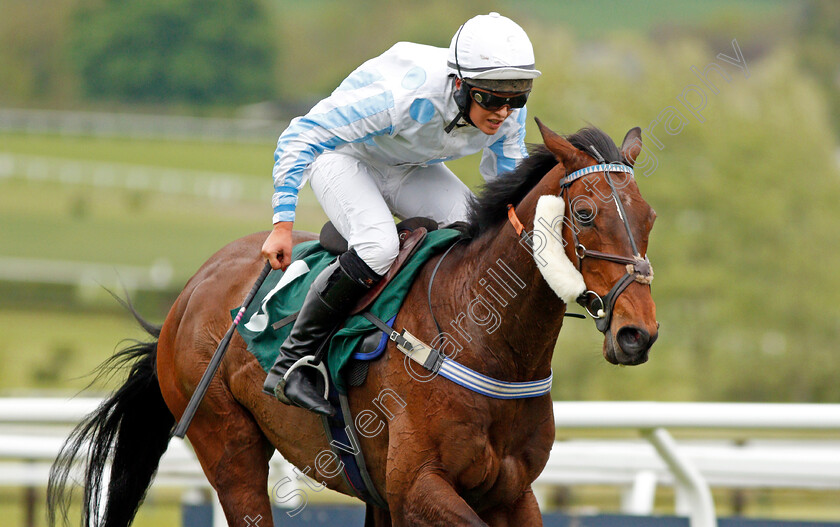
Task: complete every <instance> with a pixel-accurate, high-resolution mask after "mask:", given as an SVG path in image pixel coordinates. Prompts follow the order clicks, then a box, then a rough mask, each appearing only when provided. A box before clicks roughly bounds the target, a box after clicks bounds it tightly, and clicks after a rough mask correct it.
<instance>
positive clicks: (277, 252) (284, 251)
mask: <svg viewBox="0 0 840 527" xmlns="http://www.w3.org/2000/svg"><path fill="white" fill-rule="evenodd" d="M292 225H293V222H291V221H281V222H277V223H275V224H274V228H273V229H272V231H271V234H269V235H268V238H266V240H265V243H263V246H262V255H263V258H265V259H266V260H268V262H269V263H270V264H271V268H272V269H281V270H283V271H285V270H286V268H287V267H289V264H290V263H292Z"/></svg>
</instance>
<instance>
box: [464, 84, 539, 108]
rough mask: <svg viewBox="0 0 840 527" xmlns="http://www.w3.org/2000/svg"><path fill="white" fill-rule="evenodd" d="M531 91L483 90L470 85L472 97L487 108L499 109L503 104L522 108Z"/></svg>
mask: <svg viewBox="0 0 840 527" xmlns="http://www.w3.org/2000/svg"><path fill="white" fill-rule="evenodd" d="M530 94H531V92H530V90H529V91H524V92H520V93H504V94H502V93H496V92H492V91H489V90H483V89H481V88H476V87H475V86H470V97H471V98H472V100H474V101H475V102H476V103H477V104H478V105H479V106H481V107H482V108H484V109H485V110H490V111H493V110H498V109H499V108H501V107H502V106H510V107H511V108H522V107H523V106H525V103H526V102H527V101H528V95H530Z"/></svg>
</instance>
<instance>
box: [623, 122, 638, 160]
mask: <svg viewBox="0 0 840 527" xmlns="http://www.w3.org/2000/svg"><path fill="white" fill-rule="evenodd" d="M641 151H642V129H641V128H639V127H638V126H637V127H635V128H631V129H630V131H629V132H627V135H625V136H624V141H622V142H621V157H623V158H624V160H625V161H627V164H628V165H630V166H631V167H632V166H634V165H635V164H636V158H637V157H638V156H639V153H640V152H641Z"/></svg>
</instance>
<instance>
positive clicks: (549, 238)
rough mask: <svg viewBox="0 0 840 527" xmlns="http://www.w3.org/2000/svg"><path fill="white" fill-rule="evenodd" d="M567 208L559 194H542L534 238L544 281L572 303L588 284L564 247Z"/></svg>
mask: <svg viewBox="0 0 840 527" xmlns="http://www.w3.org/2000/svg"><path fill="white" fill-rule="evenodd" d="M565 208H566V207H565V202H564V201H563V200H562V199H561V198H559V197H557V196H551V195H546V196H542V197H540V199H539V200H538V201H537V212H536V215H535V216H534V232H533V237H532V239H531V242H532V244H533V253H534V261H535V262H536V264H537V269H539V270H540V273H542V276H543V278H544V279H545V281H546V282H547V283H548V285H549V286H550V287H551V289H552V290H553V291H554V292H555V293H557V296H559V297H560V298H561V299H563V302H565V303H567V304H573V303H574V302H575V301H576V300H577V298H578V297H579V296H580V295H581V294H582V293H583V292H584V291H586V284H585V283H584V281H583V276H582V275H581V274H580V272H579V271H578V270H577V269H576V268H575V266H574V264H573V263H572V262H571V261H570V260H569V258H568V256H566V251H565V250H564V248H563V237H562V232H563V213H564V211H565Z"/></svg>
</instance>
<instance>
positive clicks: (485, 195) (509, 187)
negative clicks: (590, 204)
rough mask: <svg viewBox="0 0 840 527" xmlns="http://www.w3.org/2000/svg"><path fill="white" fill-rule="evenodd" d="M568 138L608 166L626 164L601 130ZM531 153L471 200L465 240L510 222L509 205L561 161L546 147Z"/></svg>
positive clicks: (584, 131) (530, 149) (462, 226)
mask: <svg viewBox="0 0 840 527" xmlns="http://www.w3.org/2000/svg"><path fill="white" fill-rule="evenodd" d="M565 138H566V140H567V141H569V142H570V143H571V144H572V145H573V146H574V147H575V148H577V149H578V150H582V151H584V152H586V153H587V154H589V155H590V156H592V157H593V158H595V159H598V158H599V156H598V155H597V154H600V156H602V157H603V158H604V160H605V161H606V162H608V163H622V162H623V159H622V157H621V152H620V151H619V149H618V147H617V146H616V144H615V143H614V142H613V140H612V139H611V138H610V136H608V135H607V134H606V133H604V132H603V131H602V130H600V129H598V128H595V127H587V128H582V129H580V130H578V131H577V132H575V133H574V134H571V135H567V136H565ZM593 149H594V150H593ZM596 151H597V154H596ZM528 153H529V156H528V157H527V158H525V159H524V160H523V161H522V162H521V163H520V164H519V166H517V167H516V169H514V170H513V171H511V172H507V173H505V174H501V175H500V176H499V177H497V178H496V179H493V180H491V181H488V182H487V183H485V184H484V185H483V186H482V187H481V189H480V191H479V193H478V195H476V196H473V197H472V198H471V199H470V203H469V213H468V216H467V221H466V222H465V223H463V224H459V225H456V226H455V227H457V228H459V229H460V230H462V231H463V232H464V234H465V237H467V238H477V237H478V236H480V235H481V234H483V233H484V232H485V231H487V230H489V229H491V228H493V227H496V226H498V225H499V223H501V222H503V221H507V214H508V213H507V206H508V204H512V205H517V204H518V203H519V202H520V201H522V199H523V198H525V196H526V195H527V194H528V193H529V192H530V191H531V189H533V188H534V187H535V186H536V184H537V183H538V182H539V181H540V180H541V179H542V178H543V176H545V175H546V174H547V173H548V171H549V170H551V169H552V168H554V167H555V166H556V165H557V159H556V158H555V157H554V154H552V153H551V152H550V151H549V150H548V148H546V146H545V145H529V147H528Z"/></svg>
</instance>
